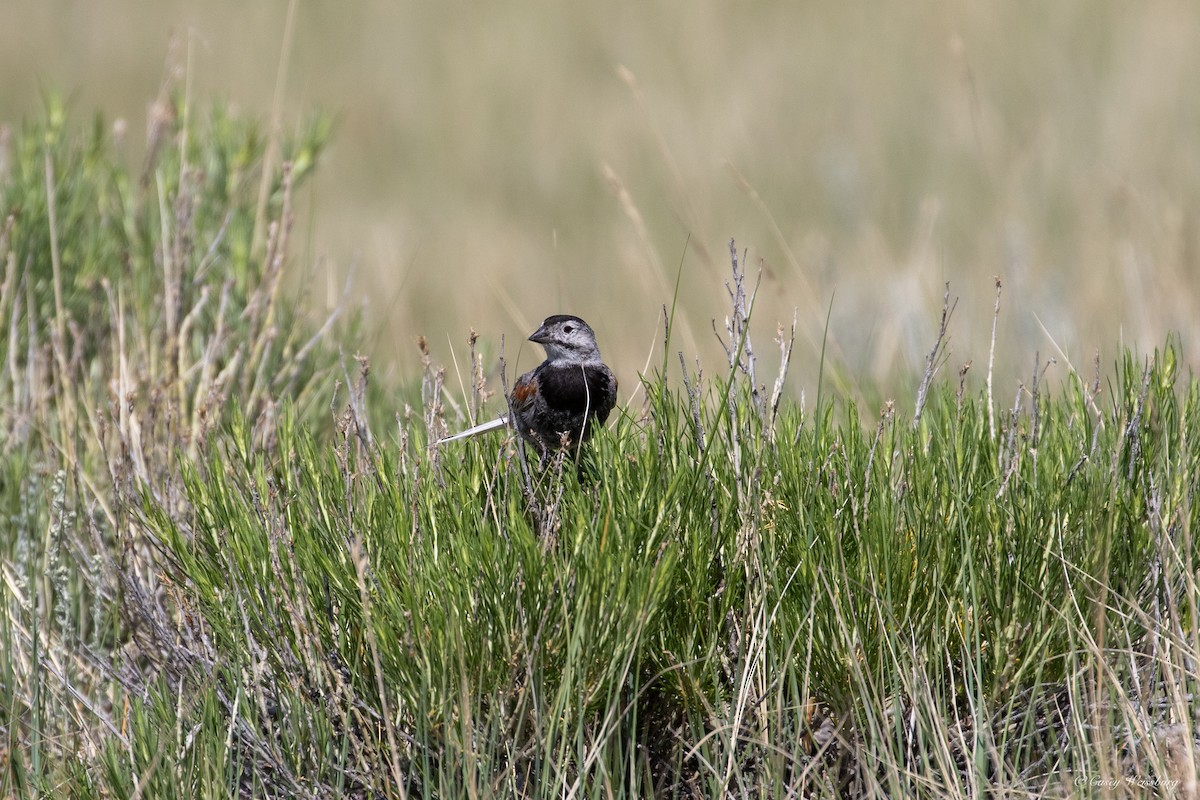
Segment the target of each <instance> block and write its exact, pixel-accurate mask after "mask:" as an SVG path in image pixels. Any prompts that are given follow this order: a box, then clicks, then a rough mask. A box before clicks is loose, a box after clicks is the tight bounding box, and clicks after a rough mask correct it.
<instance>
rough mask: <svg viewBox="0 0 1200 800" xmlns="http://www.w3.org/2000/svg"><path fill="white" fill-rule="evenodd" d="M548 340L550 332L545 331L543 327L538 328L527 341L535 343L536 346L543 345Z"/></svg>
mask: <svg viewBox="0 0 1200 800" xmlns="http://www.w3.org/2000/svg"><path fill="white" fill-rule="evenodd" d="M549 340H550V332H549V331H547V330H546V326H545V325H543V326H542V327H540V328H538V329H537V330H536V331H534V332H533V335H532V336H530V337H529V341H531V342H536V343H537V344H545V343H546V342H548V341H549Z"/></svg>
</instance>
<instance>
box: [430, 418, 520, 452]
mask: <svg viewBox="0 0 1200 800" xmlns="http://www.w3.org/2000/svg"><path fill="white" fill-rule="evenodd" d="M507 424H508V415H507V414H504V415H502V416H500V417H497V418H496V419H494V420H492V421H491V422H485V423H483V424H482V425H476V426H475V427H474V428H467V429H466V430H465V431H463V432H462V433H456V434H454V435H453V436H447V437H446V438H445V439H438V440H437V441H436V442H434V443H433V446H434V447H438V446H439V445H443V444H446V443H447V442H456V441H458V440H459V439H469V438H471V437H472V436H478V435H479V434H481V433H487V432H488V431H494V430H495V429H496V428H503V427H504V426H505V425H507Z"/></svg>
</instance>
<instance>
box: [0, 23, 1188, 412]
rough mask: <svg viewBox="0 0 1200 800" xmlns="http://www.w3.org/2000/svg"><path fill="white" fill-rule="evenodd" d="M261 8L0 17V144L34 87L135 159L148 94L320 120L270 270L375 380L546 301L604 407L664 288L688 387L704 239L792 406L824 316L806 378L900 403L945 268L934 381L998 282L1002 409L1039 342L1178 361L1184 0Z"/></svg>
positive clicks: (705, 286) (978, 342) (638, 354)
mask: <svg viewBox="0 0 1200 800" xmlns="http://www.w3.org/2000/svg"><path fill="white" fill-rule="evenodd" d="M290 8H291V9H292V14H291V16H290V17H289V3H288V2H284V1H283V0H280V1H279V2H259V3H245V2H241V0H239V1H238V2H225V1H223V0H210V1H209V2H204V3H196V2H178V1H175V0H161V1H160V2H155V3H146V2H135V1H134V0H109V1H108V2H105V3H83V2H67V1H66V0H47V2H39V3H23V4H19V5H18V4H11V5H10V6H9V7H8V8H6V9H5V12H4V17H5V19H4V23H3V25H0V74H3V75H4V80H3V82H2V83H0V124H6V125H9V126H10V127H11V126H19V125H20V123H21V121H22V120H24V119H29V118H34V117H37V116H39V115H41V114H42V113H43V99H42V98H43V97H44V96H45V94H46V93H48V92H51V91H58V92H62V93H63V94H65V95H67V96H68V97H69V98H70V107H71V109H72V110H73V112H74V115H75V116H76V117H77V118H80V119H81V120H86V119H88V118H90V116H91V115H92V114H93V113H95V112H100V113H102V114H103V115H104V117H105V119H106V121H107V124H110V125H111V124H114V123H118V124H119V123H124V124H125V125H126V126H127V133H126V135H125V137H124V145H123V147H125V148H126V149H127V151H128V157H129V158H130V160H131V163H132V164H135V165H136V164H137V163H138V159H139V158H140V157H141V156H142V148H144V146H145V138H146V137H145V133H144V132H145V128H146V122H147V115H148V109H149V107H150V104H151V102H152V101H153V100H154V98H155V97H156V95H157V94H158V92H159V87H160V85H161V84H162V83H163V81H164V79H165V78H167V77H169V76H171V75H172V74H173V75H174V76H175V77H176V78H177V79H178V80H179V81H180V84H179V85H180V86H183V85H185V84H186V85H188V86H189V87H190V96H191V98H192V104H193V108H195V109H197V111H200V112H203V111H205V110H206V109H207V108H209V107H211V105H212V104H213V103H217V102H224V103H229V104H231V105H233V106H234V107H235V108H236V109H237V110H238V111H239V112H240V113H242V114H245V115H250V116H253V117H256V118H259V119H261V120H263V122H264V124H266V123H267V122H268V121H269V120H270V119H271V116H272V109H273V107H275V106H274V98H275V96H276V92H277V90H278V92H279V95H278V96H279V104H278V106H277V108H278V111H279V122H280V124H281V126H282V127H283V128H284V129H285V130H290V129H295V128H298V127H299V126H300V125H301V124H303V122H304V121H305V120H306V119H307V117H308V116H309V114H310V112H311V111H312V110H314V109H325V110H328V111H330V112H331V113H332V114H333V115H334V117H335V119H336V130H335V136H334V140H333V143H332V146H331V147H330V149H329V150H327V151H326V153H325V155H324V159H323V163H322V165H321V168H320V170H319V171H318V174H317V178H316V180H315V181H314V182H312V183H311V184H309V185H308V186H307V187H306V190H305V197H304V198H303V200H304V203H303V209H302V211H301V213H300V214H299V216H298V218H297V231H298V234H299V235H297V236H296V237H295V238H294V240H293V241H294V242H295V243H296V244H295V247H294V249H293V252H294V256H295V258H294V259H293V263H295V262H297V261H299V262H300V263H302V264H314V265H316V269H317V270H318V274H319V275H320V276H321V280H319V281H315V282H313V283H312V286H310V287H308V288H309V290H310V291H309V301H310V302H311V303H312V304H313V305H314V307H316V308H317V309H323V308H325V307H326V306H330V305H332V304H334V303H336V302H338V300H339V299H340V298H341V297H342V295H343V289H344V286H345V283H346V281H347V279H348V278H349V279H351V281H352V282H351V284H350V290H349V292H350V293H349V296H350V298H351V299H352V300H353V302H354V303H356V304H361V306H362V308H363V309H364V311H365V314H366V317H367V319H368V322H369V324H368V329H367V333H368V337H367V340H366V341H364V342H363V343H362V347H363V349H365V350H367V351H368V352H370V354H371V355H372V357H373V362H372V363H373V366H374V369H375V371H376V373H377V374H378V373H382V374H384V375H391V376H396V377H399V378H402V379H406V378H409V377H413V376H415V375H416V374H417V373H418V371H419V362H418V353H417V350H416V348H415V346H414V344H413V340H414V337H415V336H416V335H417V334H424V335H426V336H427V337H428V339H429V342H430V346H431V347H432V349H433V351H434V354H435V357H436V358H437V359H438V360H440V361H442V362H444V363H446V364H450V363H452V354H451V347H453V349H454V351H455V355H456V356H457V358H458V361H459V364H460V365H463V363H464V358H465V352H466V351H465V339H466V336H467V332H468V329H469V328H471V327H473V328H474V329H475V330H477V331H479V332H480V334H481V336H482V337H483V338H482V341H484V342H485V343H486V346H487V347H488V348H489V349H488V352H489V358H490V362H489V363H493V364H494V363H495V357H496V355H497V352H498V346H499V339H500V336H501V335H504V336H505V337H506V341H507V345H506V350H507V356H508V361H509V363H510V365H512V364H513V362H514V361H516V362H518V363H516V365H515V366H516V368H517V369H527V368H529V367H532V366H533V365H534V364H535V363H536V362H537V361H538V360H540V358H541V352H540V349H538V348H536V347H535V346H533V345H529V344H526V345H525V346H524V347H523V349H521V350H520V352H519V354H518V348H519V347H520V345H519V343H520V342H522V341H523V340H524V337H525V336H527V335H528V334H529V333H530V332H531V331H532V330H533V328H534V327H535V326H536V324H537V323H538V322H539V321H540V320H541V318H542V317H545V316H546V315H548V314H551V313H558V312H569V313H575V314H578V315H580V316H583V317H584V318H586V319H588V320H589V321H590V322H592V323H593V325H594V327H596V328H597V330H598V331H599V337H600V343H601V347H602V349H603V351H604V354H605V356H606V359H607V360H608V361H610V363H613V364H614V366H616V367H617V372H618V375H619V376H620V378H621V380H622V386H623V394H627V393H628V392H629V391H631V390H632V387H633V386H634V385H636V380H637V374H638V372H639V371H641V370H643V369H644V368H645V367H646V364H647V363H648V359H651V358H652V360H650V361H649V363H650V364H651V367H652V368H653V367H654V366H656V365H658V364H660V363H661V358H662V327H663V320H662V312H661V309H662V306H663V304H664V303H666V304H668V305H670V304H671V303H672V298H673V297H675V292H676V289H675V287H676V276H677V274H678V297H677V302H678V309H677V312H676V314H677V322H678V323H679V327H678V328H677V337H676V338H675V339H674V340H673V341H672V350H673V351H674V350H677V349H682V350H684V351H685V353H686V354H687V355H688V358H689V362H691V360H692V358H693V356H696V355H698V356H700V357H701V359H702V362H703V364H704V366H705V373H706V374H708V375H712V374H715V373H717V372H719V370H720V362H721V358H722V356H723V353H722V351H721V348H720V345H719V344H718V343H717V341H716V339H715V338H714V336H713V332H712V320H714V319H715V320H716V321H717V327H718V328H721V327H722V326H723V318H724V315H725V314H726V313H727V309H728V300H727V297H726V294H725V288H724V283H725V281H726V280H727V279H728V276H729V244H728V243H729V240H730V239H731V238H734V239H736V242H737V248H738V251H739V256H740V255H742V254H743V252H744V254H745V256H746V259H747V262H748V266H749V268H750V272H751V277H752V278H753V277H754V276H755V275H756V273H757V270H758V268H759V266H760V265H761V267H762V273H761V286H760V290H759V295H758V302H757V304H756V306H755V309H754V319H755V322H754V326H753V330H754V334H755V338H756V345H757V350H758V355H759V356H760V359H761V362H760V363H761V370H762V371H761V372H760V380H762V381H763V382H766V383H769V382H770V381H771V379H772V378H773V375H774V372H773V370H774V368H775V365H776V363H777V358H778V354H777V350H775V348H774V346H773V345H772V343H771V339H772V337H773V336H774V335H775V331H776V324H777V323H784V324H785V325H788V324H790V323H791V320H792V317H793V309H796V311H797V314H798V332H797V341H796V350H795V355H794V358H793V368H792V372H791V376H792V377H791V379H790V382H789V385H790V391H791V392H792V393H793V395H799V394H800V393H801V392H806V393H807V396H808V397H809V398H811V397H813V396H814V394H815V391H816V377H817V371H818V367H817V364H818V358H819V355H820V352H821V347H822V340H823V337H824V336H825V335H826V334H825V331H826V324H827V322H828V338H827V357H826V358H827V368H828V367H829V365H832V368H833V369H835V370H837V371H840V372H841V373H843V374H844V375H846V376H848V379H849V380H850V381H851V382H852V383H854V384H860V385H873V386H876V387H879V388H878V390H877V391H880V392H884V393H886V392H888V391H891V390H903V389H904V388H905V387H909V386H911V385H912V384H914V383H915V382H916V381H917V380H918V379H919V376H920V372H921V370H922V368H923V359H924V357H925V354H926V353H927V352H928V350H929V348H930V346H931V345H932V343H933V341H934V338H935V335H936V331H937V324H938V318H939V315H940V308H941V303H942V293H943V284H944V283H945V282H947V281H949V282H950V284H951V287H950V289H951V293H952V295H953V296H956V297H958V298H959V302H958V306H957V310H956V311H955V314H954V318H953V320H952V323H951V326H950V336H951V341H950V347H951V351H952V352H951V356H950V361H949V363H948V365H947V367H946V369H947V370H948V371H951V370H957V368H958V367H959V365H961V364H962V363H963V362H965V361H967V360H973V361H974V363H975V366H974V368H973V370H972V372H971V379H972V382H973V383H972V384H970V385H973V386H977V385H979V383H980V382H981V381H982V380H983V377H984V373H985V370H986V363H987V351H988V342H989V338H990V336H991V328H992V309H993V304H994V301H995V282H994V276H999V277H1000V278H1001V279H1002V280H1003V283H1004V290H1003V296H1002V299H1001V315H1000V322H999V329H998V341H997V371H998V374H999V375H1000V376H1001V383H1000V384H998V394H999V395H1000V396H1001V397H1004V398H1011V396H1012V392H1013V390H1014V389H1015V385H1016V384H1015V381H1016V380H1018V379H1021V378H1023V379H1025V380H1028V378H1029V375H1030V373H1031V371H1032V369H1033V365H1034V357H1035V353H1040V355H1041V358H1042V360H1045V359H1047V358H1049V357H1051V356H1053V357H1057V358H1058V359H1059V364H1060V366H1059V367H1056V368H1055V371H1054V372H1053V373H1052V374H1051V378H1052V380H1053V379H1054V377H1055V375H1057V378H1058V380H1059V381H1062V380H1066V376H1067V374H1068V372H1067V369H1066V367H1065V366H1063V365H1064V357H1065V358H1066V359H1068V360H1069V361H1070V362H1071V363H1072V364H1073V365H1074V366H1075V367H1076V368H1078V369H1079V371H1080V372H1081V373H1083V374H1084V375H1085V376H1090V375H1091V374H1092V370H1093V368H1092V362H1093V359H1094V356H1095V352H1096V350H1097V349H1099V351H1100V355H1101V359H1102V361H1103V363H1104V364H1105V366H1106V367H1107V366H1109V365H1111V363H1112V362H1113V360H1114V359H1115V358H1116V356H1117V354H1118V348H1119V347H1120V346H1121V345H1130V346H1136V347H1137V348H1138V349H1139V350H1141V351H1142V352H1146V351H1150V350H1153V348H1155V347H1156V346H1159V345H1161V344H1162V343H1163V341H1164V338H1165V336H1166V335H1167V334H1168V332H1171V331H1175V332H1178V333H1179V334H1180V337H1181V339H1182V342H1183V345H1184V354H1185V356H1186V357H1187V358H1188V360H1189V361H1190V362H1191V363H1193V364H1196V363H1200V359H1198V354H1200V315H1198V312H1200V291H1198V288H1197V287H1198V286H1200V264H1198V261H1200V216H1198V214H1200V90H1198V87H1200V4H1198V3H1195V2H1190V1H1188V2H1185V1H1184V0H1146V1H1145V2H1139V3H1129V2H1125V1H1124V0H1122V1H1120V2H1118V1H1115V0H1114V1H1112V2H1108V1H1107V0H1059V1H1058V2H1054V3H1045V2H1012V3H978V2H949V1H946V2H932V1H930V2H906V3H862V2H850V3H837V4H832V3H794V2H771V3H744V4H732V3H723V2H716V1H715V0H662V1H661V2H655V3H645V2H628V1H623V2H613V3H604V4H600V3H588V4H581V3H560V2H549V1H548V0H513V2H508V3H503V4H482V3H472V4H467V3H461V2H445V3H417V2H392V1H390V0H389V1H388V2H384V0H358V1H357V2H352V3H332V2H326V3H320V2H314V1H312V0H305V1H303V2H294V3H293V4H292V5H291V6H290ZM289 19H290V20H291V22H290V24H289ZM285 53H286V57H284V54H285ZM281 67H282V69H281ZM348 346H349V347H353V346H354V345H353V344H350V345H348ZM518 355H519V358H518ZM671 368H672V374H673V375H674V376H677V375H678V360H677V358H676V357H675V356H674V353H672V355H671ZM464 373H465V367H464ZM464 379H465V374H464ZM448 385H450V386H451V387H454V386H455V385H456V379H455V378H454V377H453V375H451V376H450V377H449V378H448ZM872 394H874V391H872Z"/></svg>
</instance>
